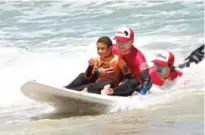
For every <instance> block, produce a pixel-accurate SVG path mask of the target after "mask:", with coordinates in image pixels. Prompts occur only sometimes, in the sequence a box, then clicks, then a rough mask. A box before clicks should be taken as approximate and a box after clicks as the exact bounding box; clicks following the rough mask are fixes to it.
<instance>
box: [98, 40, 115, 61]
mask: <svg viewBox="0 0 205 135" xmlns="http://www.w3.org/2000/svg"><path fill="white" fill-rule="evenodd" d="M97 51H98V55H99V56H100V57H101V58H104V57H107V56H109V55H110V54H111V53H112V47H109V48H108V47H107V45H105V44H103V43H97Z"/></svg>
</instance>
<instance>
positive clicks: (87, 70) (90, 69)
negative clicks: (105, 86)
mask: <svg viewBox="0 0 205 135" xmlns="http://www.w3.org/2000/svg"><path fill="white" fill-rule="evenodd" d="M93 68H94V66H90V65H89V66H88V67H87V69H86V71H85V76H86V77H88V78H90V77H92V71H93Z"/></svg>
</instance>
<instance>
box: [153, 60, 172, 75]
mask: <svg viewBox="0 0 205 135" xmlns="http://www.w3.org/2000/svg"><path fill="white" fill-rule="evenodd" d="M154 66H155V68H156V71H157V74H158V75H159V76H160V77H161V78H167V77H168V76H169V74H170V68H169V67H168V66H162V65H159V64H157V63H154Z"/></svg>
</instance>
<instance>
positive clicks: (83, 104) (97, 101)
mask: <svg viewBox="0 0 205 135" xmlns="http://www.w3.org/2000/svg"><path fill="white" fill-rule="evenodd" d="M21 92H22V93H23V94H24V95H25V96H26V97H28V98H30V99H32V100H34V101H37V102H41V103H46V104H49V105H53V106H55V107H56V108H57V109H63V110H65V111H67V112H70V113H105V112H107V111H109V109H110V108H111V107H112V106H114V105H115V104H116V102H117V100H118V99H117V97H113V96H105V95H98V94H93V93H86V92H79V91H75V90H71V89H66V88H58V87H55V86H50V85H47V84H43V83H40V82H36V81H28V82H26V83H24V84H23V85H22V86H21Z"/></svg>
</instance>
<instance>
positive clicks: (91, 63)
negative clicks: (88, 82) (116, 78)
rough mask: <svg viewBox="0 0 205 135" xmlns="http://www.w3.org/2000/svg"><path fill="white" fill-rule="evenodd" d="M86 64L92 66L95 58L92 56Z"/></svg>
mask: <svg viewBox="0 0 205 135" xmlns="http://www.w3.org/2000/svg"><path fill="white" fill-rule="evenodd" d="M88 64H89V65H90V66H94V65H95V60H94V59H93V58H91V59H90V60H89V61H88Z"/></svg>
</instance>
